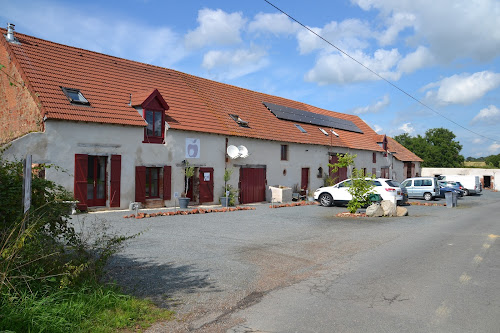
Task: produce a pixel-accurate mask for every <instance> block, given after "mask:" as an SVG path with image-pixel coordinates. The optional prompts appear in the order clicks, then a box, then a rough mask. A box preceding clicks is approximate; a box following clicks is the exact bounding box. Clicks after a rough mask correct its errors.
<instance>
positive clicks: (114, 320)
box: [0, 284, 173, 333]
mask: <svg viewBox="0 0 500 333" xmlns="http://www.w3.org/2000/svg"><path fill="white" fill-rule="evenodd" d="M1 296H2V298H1V300H0V331H13V332H54V333H57V332H103V333H104V332H117V331H135V332H141V331H142V330H144V329H146V328H147V327H149V326H151V324H152V323H154V322H156V321H163V320H172V319H173V312H172V311H169V310H165V309H160V308H158V307H156V306H155V305H154V304H152V303H151V302H150V301H147V300H142V299H137V298H134V297H132V296H128V295H124V294H122V293H120V292H119V290H118V289H117V288H116V287H113V286H103V285H99V284H93V285H85V286H80V287H74V288H65V289H61V290H58V291H55V292H54V291H51V292H47V293H44V294H42V293H36V294H24V295H18V296H11V297H8V296H7V295H1Z"/></svg>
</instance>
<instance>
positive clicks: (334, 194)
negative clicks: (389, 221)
mask: <svg viewBox="0 0 500 333" xmlns="http://www.w3.org/2000/svg"><path fill="white" fill-rule="evenodd" d="M366 179H367V180H370V181H371V182H373V185H375V187H374V188H373V193H376V194H380V196H381V197H382V200H391V201H393V202H394V201H395V202H397V203H398V204H400V203H402V202H403V192H402V190H401V187H400V186H399V183H398V182H396V181H393V180H392V179H386V178H375V179H371V178H366ZM350 185H351V180H350V179H346V180H344V181H342V182H340V183H338V184H335V185H333V186H325V187H320V188H318V189H317V190H316V191H315V192H314V200H316V201H318V202H319V203H320V204H321V205H322V206H325V207H329V206H333V205H345V204H347V203H348V202H349V201H351V199H352V195H351V194H350V193H349V191H348V189H349V186H350Z"/></svg>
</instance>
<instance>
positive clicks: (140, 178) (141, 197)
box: [135, 166, 146, 202]
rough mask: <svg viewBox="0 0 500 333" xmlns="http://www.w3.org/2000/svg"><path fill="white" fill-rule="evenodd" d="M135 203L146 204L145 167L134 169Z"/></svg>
mask: <svg viewBox="0 0 500 333" xmlns="http://www.w3.org/2000/svg"><path fill="white" fill-rule="evenodd" d="M135 201H137V202H146V167H145V166H136V167H135Z"/></svg>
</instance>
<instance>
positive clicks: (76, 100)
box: [61, 87, 90, 105]
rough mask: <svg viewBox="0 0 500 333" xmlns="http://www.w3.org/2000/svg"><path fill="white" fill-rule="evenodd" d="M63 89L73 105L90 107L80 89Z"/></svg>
mask: <svg viewBox="0 0 500 333" xmlns="http://www.w3.org/2000/svg"><path fill="white" fill-rule="evenodd" d="M61 89H62V91H63V93H64V94H65V95H66V97H67V98H68V99H69V101H70V102H71V104H80V105H90V102H89V101H88V100H87V99H86V98H85V97H84V96H83V94H82V93H81V91H80V89H73V88H64V87H61Z"/></svg>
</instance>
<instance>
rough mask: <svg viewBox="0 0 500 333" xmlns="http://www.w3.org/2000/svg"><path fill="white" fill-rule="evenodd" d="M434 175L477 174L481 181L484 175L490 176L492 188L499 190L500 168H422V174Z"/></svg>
mask: <svg viewBox="0 0 500 333" xmlns="http://www.w3.org/2000/svg"><path fill="white" fill-rule="evenodd" d="M435 175H463V176H479V179H480V181H481V183H483V181H484V176H490V177H491V182H492V185H493V189H494V190H496V191H500V169H476V168H422V176H435Z"/></svg>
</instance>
